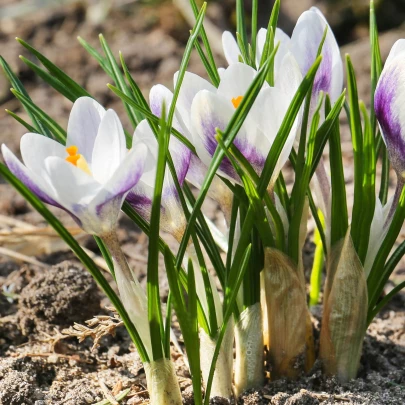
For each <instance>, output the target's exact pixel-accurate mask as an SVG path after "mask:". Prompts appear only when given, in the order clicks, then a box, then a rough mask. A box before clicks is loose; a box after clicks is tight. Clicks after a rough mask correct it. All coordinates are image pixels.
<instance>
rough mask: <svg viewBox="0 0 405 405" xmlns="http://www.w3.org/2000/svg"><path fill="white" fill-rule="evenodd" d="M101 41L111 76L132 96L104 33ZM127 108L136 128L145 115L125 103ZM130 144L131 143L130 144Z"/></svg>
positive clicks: (100, 36) (118, 85)
mask: <svg viewBox="0 0 405 405" xmlns="http://www.w3.org/2000/svg"><path fill="white" fill-rule="evenodd" d="M99 39H100V43H101V46H102V47H103V50H104V53H105V55H106V57H107V60H108V62H109V64H110V70H111V73H112V76H111V78H112V79H113V80H114V82H115V83H116V85H117V87H118V88H119V89H120V90H121V91H122V92H123V93H124V94H126V95H127V96H129V97H131V92H130V90H129V88H128V86H127V84H126V83H125V79H124V76H123V75H122V72H121V70H120V68H119V66H118V63H117V61H116V60H115V58H114V55H113V53H112V51H111V49H110V47H109V45H108V43H107V41H106V40H105V38H104V36H103V35H102V34H100V35H99ZM124 107H125V110H126V111H127V114H128V117H129V119H130V121H131V124H132V126H133V127H134V128H136V126H137V125H138V124H139V123H140V122H141V121H142V119H143V116H142V115H141V114H139V112H138V111H136V110H134V109H133V108H131V107H129V106H128V105H127V104H124ZM128 146H130V145H128Z"/></svg>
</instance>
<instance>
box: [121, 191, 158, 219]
mask: <svg viewBox="0 0 405 405" xmlns="http://www.w3.org/2000/svg"><path fill="white" fill-rule="evenodd" d="M126 201H127V202H128V203H129V204H130V205H131V207H132V208H133V209H134V210H135V211H136V212H137V213H138V214H139V215H140V216H141V217H142V218H143V219H145V220H146V221H148V222H149V220H150V212H151V209H152V200H151V199H150V198H149V197H147V196H146V195H143V194H140V193H139V194H138V193H137V192H136V190H131V191H130V192H129V193H128V194H127V197H126Z"/></svg>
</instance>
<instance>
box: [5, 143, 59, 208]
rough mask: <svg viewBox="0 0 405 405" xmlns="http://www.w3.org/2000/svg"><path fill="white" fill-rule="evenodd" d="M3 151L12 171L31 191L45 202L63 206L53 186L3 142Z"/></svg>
mask: <svg viewBox="0 0 405 405" xmlns="http://www.w3.org/2000/svg"><path fill="white" fill-rule="evenodd" d="M1 151H2V154H3V158H4V161H5V162H6V164H7V167H8V168H9V170H10V171H11V173H13V174H14V176H16V177H18V179H20V180H21V181H22V182H23V183H24V184H25V185H26V186H27V187H28V188H29V190H30V191H31V192H33V193H34V194H35V195H36V196H37V197H38V198H40V199H41V200H42V201H43V202H44V203H47V204H50V205H53V206H55V207H58V208H63V207H62V206H61V205H60V204H59V203H58V202H57V201H56V199H55V195H54V192H53V190H52V188H51V187H49V186H48V185H47V184H46V182H45V181H44V180H43V178H41V177H40V176H39V175H37V174H36V173H34V172H33V171H32V170H30V169H28V168H27V167H25V166H24V165H23V164H22V163H21V162H20V161H19V160H18V159H17V157H16V156H15V155H14V154H13V153H12V152H11V151H10V149H9V148H8V147H7V146H6V145H4V144H3V145H2V146H1Z"/></svg>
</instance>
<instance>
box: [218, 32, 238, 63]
mask: <svg viewBox="0 0 405 405" xmlns="http://www.w3.org/2000/svg"><path fill="white" fill-rule="evenodd" d="M222 48H223V50H224V55H225V59H226V61H227V62H228V64H229V65H232V64H233V63H238V62H239V56H240V54H241V53H240V49H239V46H238V43H237V42H236V39H235V38H234V36H233V35H232V34H231V33H230V32H229V31H224V32H223V34H222Z"/></svg>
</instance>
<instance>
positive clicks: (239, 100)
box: [232, 96, 243, 108]
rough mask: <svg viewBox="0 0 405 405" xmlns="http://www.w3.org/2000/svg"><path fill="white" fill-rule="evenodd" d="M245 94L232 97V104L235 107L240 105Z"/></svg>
mask: <svg viewBox="0 0 405 405" xmlns="http://www.w3.org/2000/svg"><path fill="white" fill-rule="evenodd" d="M242 100H243V96H238V97H235V98H233V99H232V104H233V106H234V107H235V108H238V107H239V104H240V103H241V102H242Z"/></svg>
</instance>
